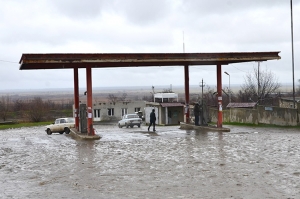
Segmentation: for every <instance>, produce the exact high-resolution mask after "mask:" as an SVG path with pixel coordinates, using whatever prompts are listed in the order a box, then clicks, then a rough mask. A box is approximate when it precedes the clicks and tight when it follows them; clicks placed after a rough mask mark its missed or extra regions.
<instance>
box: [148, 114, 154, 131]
mask: <svg viewBox="0 0 300 199" xmlns="http://www.w3.org/2000/svg"><path fill="white" fill-rule="evenodd" d="M155 121H156V116H155V110H154V109H152V112H151V113H150V124H149V127H148V131H149V129H150V127H151V125H152V124H153V131H155Z"/></svg>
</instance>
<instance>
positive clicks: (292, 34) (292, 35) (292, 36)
mask: <svg viewBox="0 0 300 199" xmlns="http://www.w3.org/2000/svg"><path fill="white" fill-rule="evenodd" d="M293 32H294V31H293V0H291V38H292V68H293V101H294V108H296V102H295V75H294V33H293Z"/></svg>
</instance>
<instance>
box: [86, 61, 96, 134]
mask: <svg viewBox="0 0 300 199" xmlns="http://www.w3.org/2000/svg"><path fill="white" fill-rule="evenodd" d="M86 87H87V90H86V92H87V94H86V96H87V117H88V119H87V133H88V135H95V131H94V128H93V109H92V107H93V95H92V68H91V67H87V68H86Z"/></svg>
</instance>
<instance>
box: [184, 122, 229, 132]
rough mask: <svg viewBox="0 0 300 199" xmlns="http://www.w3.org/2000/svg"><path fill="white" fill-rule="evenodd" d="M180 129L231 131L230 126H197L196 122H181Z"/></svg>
mask: <svg viewBox="0 0 300 199" xmlns="http://www.w3.org/2000/svg"><path fill="white" fill-rule="evenodd" d="M180 129H186V130H194V129H195V130H206V131H218V132H230V129H229V128H224V127H222V128H218V127H216V126H195V125H194V124H186V123H184V122H180Z"/></svg>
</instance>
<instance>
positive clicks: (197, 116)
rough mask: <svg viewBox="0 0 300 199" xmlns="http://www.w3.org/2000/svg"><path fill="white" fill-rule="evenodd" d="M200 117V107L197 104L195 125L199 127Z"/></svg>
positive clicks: (195, 107)
mask: <svg viewBox="0 0 300 199" xmlns="http://www.w3.org/2000/svg"><path fill="white" fill-rule="evenodd" d="M199 115H200V106H199V103H198V102H197V103H196V104H195V106H194V116H195V125H196V126H199Z"/></svg>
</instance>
